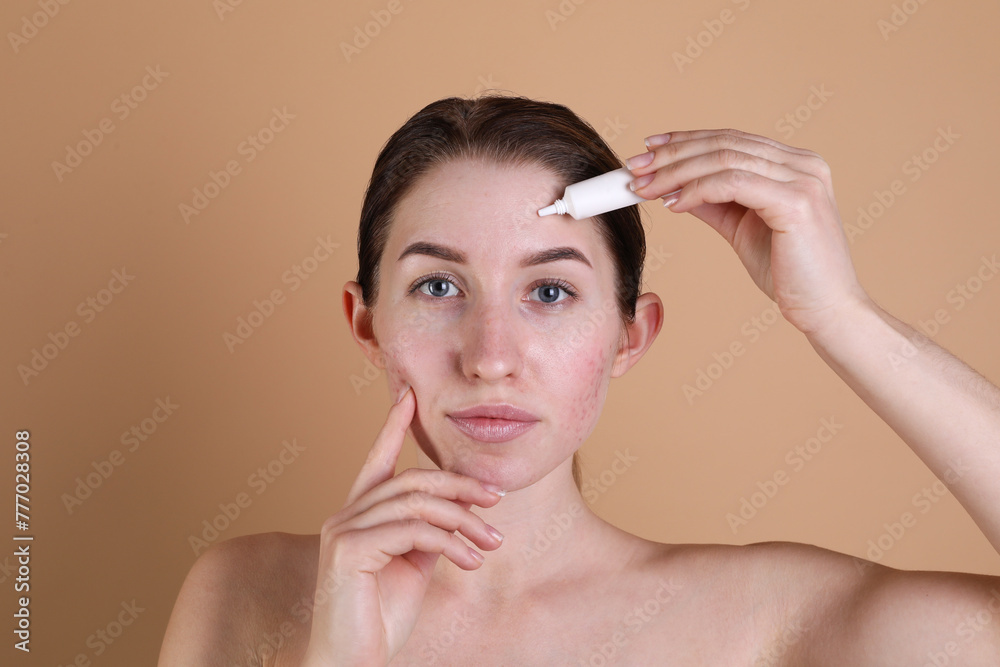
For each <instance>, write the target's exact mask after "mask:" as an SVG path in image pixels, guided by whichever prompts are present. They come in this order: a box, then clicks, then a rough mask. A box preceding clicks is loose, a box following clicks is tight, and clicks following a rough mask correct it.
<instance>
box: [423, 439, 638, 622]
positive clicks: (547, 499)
mask: <svg viewBox="0 0 1000 667" xmlns="http://www.w3.org/2000/svg"><path fill="white" fill-rule="evenodd" d="M418 460H419V465H420V466H421V467H434V464H433V463H431V462H430V459H428V458H427V457H426V456H425V455H424V454H423V452H420V453H419V456H418ZM471 510H472V512H473V513H474V514H476V515H478V516H480V517H481V518H482V519H483V520H484V521H485V522H486V523H487V524H489V525H491V526H493V527H495V528H496V529H497V530H499V531H500V533H501V534H503V536H504V540H503V543H502V544H501V545H500V546H499V547H498V548H497V549H494V550H492V551H486V550H482V549H477V551H479V552H480V553H482V554H483V556H484V558H485V562H484V563H483V564H482V565H481V566H479V568H478V569H476V570H472V571H465V570H462V569H461V568H459V567H457V566H456V565H455V564H454V563H452V562H451V561H450V560H448V559H446V558H444V557H441V558H439V559H438V562H437V565H436V567H435V570H434V575H433V580H432V583H431V586H432V587H435V588H437V589H438V590H440V591H441V592H442V593H445V594H447V595H449V596H454V597H458V598H460V599H465V600H468V601H470V602H472V603H480V602H481V603H489V604H494V603H495V604H503V601H504V600H509V599H513V598H518V597H522V596H524V595H526V594H527V595H528V597H531V595H530V594H531V593H532V592H533V591H539V590H543V589H544V588H545V587H546V586H547V585H548V584H550V583H553V582H564V581H566V580H567V579H572V578H575V577H576V576H586V574H588V568H593V567H597V566H600V565H601V563H607V560H608V559H609V558H618V559H620V558H622V557H623V556H625V557H627V556H628V553H627V552H628V551H629V549H628V544H629V543H630V542H632V540H629V539H628V537H629V536H628V535H627V534H626V533H624V532H623V531H621V530H619V529H618V528H615V527H614V526H612V525H611V524H609V523H607V522H606V521H604V520H603V519H601V518H600V517H598V516H597V515H596V514H594V513H593V512H592V511H591V509H590V507H589V506H588V504H587V503H586V501H584V499H583V497H582V496H581V495H580V491H579V490H578V489H577V488H576V484H575V483H574V481H573V475H572V458H568V459H566V461H564V462H563V463H562V464H560V465H559V466H558V467H557V468H555V469H554V470H553V471H552V472H551V473H549V474H548V475H546V476H545V477H544V478H542V479H540V480H539V481H537V482H535V483H534V484H532V485H531V486H530V487H527V488H524V489H520V490H518V491H509V492H507V495H506V496H504V498H503V499H501V500H500V502H499V503H497V504H496V505H494V506H493V507H490V508H483V507H478V506H473V507H472V508H471ZM456 534H457V533H456ZM463 539H464V538H463ZM466 541H467V542H468V540H466ZM632 546H633V548H634V547H635V545H634V544H633V545H632ZM474 548H475V547H474ZM623 551H625V552H626V553H623Z"/></svg>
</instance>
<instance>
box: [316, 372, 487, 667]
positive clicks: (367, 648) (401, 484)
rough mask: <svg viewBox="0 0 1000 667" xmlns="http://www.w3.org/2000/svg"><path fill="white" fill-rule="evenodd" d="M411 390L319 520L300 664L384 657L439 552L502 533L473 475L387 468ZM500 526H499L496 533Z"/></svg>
mask: <svg viewBox="0 0 1000 667" xmlns="http://www.w3.org/2000/svg"><path fill="white" fill-rule="evenodd" d="M415 409H416V398H415V397H414V395H413V391H412V390H411V389H407V390H406V392H405V393H404V394H403V396H402V398H401V399H400V400H399V402H397V403H396V404H395V405H393V406H392V408H390V410H389V416H388V418H387V419H386V422H385V425H384V426H383V427H382V430H381V431H379V434H378V436H377V437H376V438H375V444H374V446H373V447H372V449H371V451H370V452H369V454H368V459H367V460H366V461H365V463H364V465H363V466H362V467H361V471H360V472H359V473H358V477H357V479H356V480H355V482H354V485H353V486H352V487H351V491H350V493H349V494H348V496H347V503H346V505H345V506H344V508H343V509H342V510H340V511H339V512H337V513H336V514H334V515H333V516H332V517H330V518H329V519H327V520H326V521H325V522H324V523H323V529H322V531H321V533H320V554H319V571H318V573H317V585H316V605H315V608H314V610H313V620H312V631H311V634H310V636H309V646H308V649H307V652H306V659H305V661H304V663H303V664H304V665H308V666H310V667H319V666H320V665H323V666H328V665H365V666H366V667H368V666H371V665H385V664H387V663H388V662H389V661H390V660H391V659H392V658H393V656H395V655H396V653H398V652H399V650H400V649H401V648H402V647H403V645H404V644H405V643H406V640H407V639H408V638H409V636H410V633H411V632H412V631H413V628H414V626H415V625H416V622H417V616H418V615H419V614H420V607H421V605H422V603H423V599H424V594H425V592H426V591H427V584H428V582H429V581H430V578H431V574H432V573H433V571H434V564H435V563H436V562H437V559H438V556H440V555H441V554H444V556H445V557H446V558H448V559H449V560H451V561H452V562H453V563H455V564H456V565H458V566H459V567H460V568H462V569H463V570H474V569H476V568H478V567H479V566H480V565H481V564H482V562H483V560H482V559H483V557H482V556H481V555H479V554H478V552H476V551H474V550H473V549H471V548H470V547H469V546H467V545H466V544H465V542H463V541H462V540H461V538H459V537H458V536H457V535H455V534H454V531H456V530H458V531H459V532H460V533H462V534H463V535H465V536H466V537H467V538H468V539H469V540H470V541H472V543H473V544H475V545H476V546H478V547H479V548H480V549H486V550H492V549H496V548H497V547H498V546H500V539H498V538H497V537H494V536H493V535H491V534H490V531H491V530H492V529H491V528H490V527H489V526H488V525H487V524H486V523H485V522H484V521H483V520H482V519H481V518H480V517H478V516H476V515H475V514H473V513H472V512H471V511H469V507H470V506H472V505H479V506H481V507H492V506H493V505H496V504H497V502H499V500H500V495H498V493H495V492H493V491H490V490H487V489H486V488H484V486H483V485H481V484H480V482H479V481H478V480H475V479H473V478H471V477H466V476H464V475H459V474H456V473H452V472H445V471H442V470H422V469H418V468H410V469H409V470H406V471H404V472H402V473H400V474H399V475H395V471H396V460H397V459H398V458H399V451H400V448H401V447H402V444H403V439H404V437H405V435H406V430H407V428H409V425H410V421H411V420H412V419H413V415H414V411H415ZM497 534H499V533H497Z"/></svg>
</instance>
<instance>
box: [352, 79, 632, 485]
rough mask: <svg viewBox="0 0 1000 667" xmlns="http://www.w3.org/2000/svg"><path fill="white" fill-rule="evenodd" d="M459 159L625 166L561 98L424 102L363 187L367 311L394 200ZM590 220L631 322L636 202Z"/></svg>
mask: <svg viewBox="0 0 1000 667" xmlns="http://www.w3.org/2000/svg"><path fill="white" fill-rule="evenodd" d="M461 158H466V159H481V160H487V161H490V162H493V163H496V164H501V165H510V166H519V165H538V166H541V167H544V168H546V169H548V170H549V171H551V172H552V173H554V174H556V175H557V176H558V177H559V178H560V179H561V180H562V182H563V183H562V185H563V187H565V186H566V185H570V184H572V183H576V182H578V181H582V180H584V179H587V178H591V177H593V176H598V175H600V174H603V173H605V172H608V171H612V170H614V169H618V168H620V167H622V166H624V165H623V163H622V161H621V160H620V159H619V158H618V156H617V155H616V154H615V152H614V151H613V150H611V147H609V146H608V144H607V143H606V142H605V141H604V139H603V138H602V137H601V135H600V134H598V132H597V131H596V130H595V129H594V128H593V126H591V125H590V124H589V123H588V122H587V121H585V120H583V119H582V118H580V117H579V116H577V115H576V114H575V113H573V112H572V111H570V109H569V108H567V107H565V106H563V105H561V104H553V103H549V102H540V101H537V100H532V99H529V98H526V97H518V96H509V95H500V94H487V95H483V96H480V97H477V98H474V99H464V98H460V97H448V98H445V99H441V100H438V101H436V102H432V103H430V104H428V105H427V106H425V107H424V108H423V109H421V110H420V111H418V112H417V113H416V114H414V115H413V116H412V117H411V118H410V119H409V120H407V121H406V123H404V124H403V126H402V127H400V128H399V129H398V130H396V132H394V133H393V135H392V136H391V137H389V140H388V141H386V143H385V145H384V146H383V147H382V150H381V151H380V152H379V155H378V158H377V159H376V160H375V167H374V169H373V170H372V177H371V181H370V182H369V184H368V189H367V190H366V192H365V199H364V203H363V205H362V207H361V223H360V226H359V228H358V276H357V282H358V283H359V284H360V285H361V298H362V300H363V301H364V303H365V305H366V306H367V307H368V308H369V309H373V308H374V307H375V301H376V299H377V296H378V288H379V263H380V262H381V259H382V253H383V251H384V250H385V245H386V241H387V239H388V238H389V230H390V226H391V224H392V218H393V215H394V213H395V210H396V207H397V205H398V203H399V201H400V200H401V199H402V198H403V196H404V195H405V194H406V193H407V192H408V191H409V190H411V189H412V188H413V187H414V185H415V184H416V183H417V181H419V180H420V177H421V176H422V175H424V174H426V173H427V172H428V171H430V170H431V169H433V168H434V167H436V166H439V165H441V164H444V163H446V162H448V161H451V160H455V159H461ZM594 221H595V222H596V223H597V225H598V228H599V230H600V232H601V236H602V238H603V239H604V241H605V243H606V244H607V247H608V251H609V254H610V255H611V258H612V260H613V261H614V264H615V269H616V271H615V274H616V276H615V278H616V284H615V291H616V295H617V306H618V313H619V317H620V318H621V320H622V322H623V324H626V323H630V322H632V321H633V320H634V319H635V306H636V299H638V297H639V290H640V287H641V284H642V265H643V261H644V260H645V256H646V238H645V234H644V232H643V228H642V223H641V220H640V217H639V207H638V206H635V205H633V206H627V207H625V208H621V209H618V210H616V211H610V212H608V213H604V214H602V215H599V216H595V217H594ZM573 480H574V481H575V482H576V486H577V488H578V489H579V488H581V486H582V472H581V469H580V460H579V454H578V453H577V454H574V455H573Z"/></svg>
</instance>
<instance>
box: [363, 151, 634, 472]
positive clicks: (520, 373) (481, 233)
mask: <svg viewBox="0 0 1000 667" xmlns="http://www.w3.org/2000/svg"><path fill="white" fill-rule="evenodd" d="M562 190H563V187H562V185H561V184H560V182H559V180H558V178H557V177H556V176H555V175H554V174H552V173H551V172H549V171H546V170H545V169H543V168H542V167H537V166H532V167H524V166H522V167H502V166H498V165H493V164H484V163H481V162H475V161H468V160H461V161H452V162H449V163H447V164H445V165H443V166H441V167H438V168H436V169H435V170H433V171H432V172H429V173H428V174H426V175H425V176H424V177H422V178H421V179H420V180H419V181H418V182H417V184H416V186H415V188H414V189H413V190H411V191H410V192H409V193H408V194H407V195H406V196H405V197H404V198H403V199H402V200H401V202H400V204H399V206H398V209H397V212H396V215H395V218H394V221H393V223H392V226H391V231H390V234H389V238H388V241H387V244H386V248H385V253H384V254H383V256H382V260H381V264H380V274H381V275H380V281H379V292H378V297H377V304H376V307H375V310H374V316H373V319H372V326H373V331H374V335H375V338H376V341H377V344H378V348H377V353H378V355H379V357H380V360H381V362H382V363H383V364H384V367H385V370H386V373H387V376H388V381H389V389H390V391H391V395H392V396H393V397H395V396H396V395H397V394H398V392H399V391H400V390H401V389H402V388H403V386H404V385H405V384H409V385H410V386H411V387H413V390H414V394H415V396H416V404H417V411H416V414H415V416H414V419H413V422H412V425H411V430H412V433H413V436H414V438H415V439H416V440H417V442H418V444H419V445H420V447H421V449H423V451H424V452H425V453H426V454H427V455H428V456H429V457H430V459H431V460H432V461H434V462H435V464H437V465H438V466H439V467H440V468H442V469H444V470H452V471H455V472H459V473H462V474H465V475H469V476H472V477H475V478H477V479H480V480H482V481H486V482H492V483H495V484H498V485H499V486H501V487H503V488H505V489H508V490H516V489H520V488H523V487H526V486H528V485H530V484H533V483H534V482H536V481H537V480H539V479H541V478H542V477H544V476H545V475H547V474H548V473H549V472H551V471H552V470H553V469H554V468H555V467H556V466H558V465H559V464H560V463H562V462H563V461H565V460H566V459H567V458H568V457H570V456H571V455H572V454H573V453H574V452H575V451H576V450H577V448H578V447H580V445H581V444H582V443H583V441H584V440H585V439H586V438H587V436H588V435H589V434H590V433H591V431H592V430H593V429H594V426H595V425H596V423H597V419H598V416H599V415H600V412H601V407H602V406H603V404H604V399H605V396H606V393H607V388H608V384H609V382H610V378H611V376H612V370H613V367H614V365H615V357H616V353H617V351H618V349H619V343H620V336H621V335H622V333H623V328H622V323H621V321H620V319H619V315H618V311H617V309H616V300H615V268H614V265H613V263H612V259H611V257H610V255H609V253H608V251H607V249H606V247H605V244H604V242H603V240H602V239H601V237H600V235H599V233H598V228H597V226H596V224H595V223H594V222H593V221H592V220H590V219H588V220H581V221H577V220H573V219H572V218H570V217H569V216H565V215H559V216H548V217H544V218H542V217H539V216H538V209H539V208H541V207H543V206H547V205H549V204H551V203H552V202H553V201H554V200H555V199H556V198H557V197H561V196H562ZM490 405H494V406H495V405H508V406H514V407H515V408H519V409H521V410H523V411H525V412H526V413H530V415H528V416H525V415H521V416H520V417H519V419H527V420H528V421H527V422H525V421H516V420H513V421H507V420H497V419H495V415H493V417H491V416H489V413H487V415H486V416H479V417H466V418H462V417H460V416H457V415H456V413H458V412H462V411H467V410H468V409H470V408H476V407H480V406H490ZM532 420H534V421H532Z"/></svg>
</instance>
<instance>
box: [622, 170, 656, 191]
mask: <svg viewBox="0 0 1000 667" xmlns="http://www.w3.org/2000/svg"><path fill="white" fill-rule="evenodd" d="M654 176H656V174H646V175H645V176H640V177H639V178H637V179H635V180H634V181H632V182H631V183H629V184H628V187H629V188H630V189H631V190H632V192H635V191H636V190H638V189H639V188H644V187H646V186H647V185H649V184H650V183H652V182H653V177H654Z"/></svg>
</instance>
